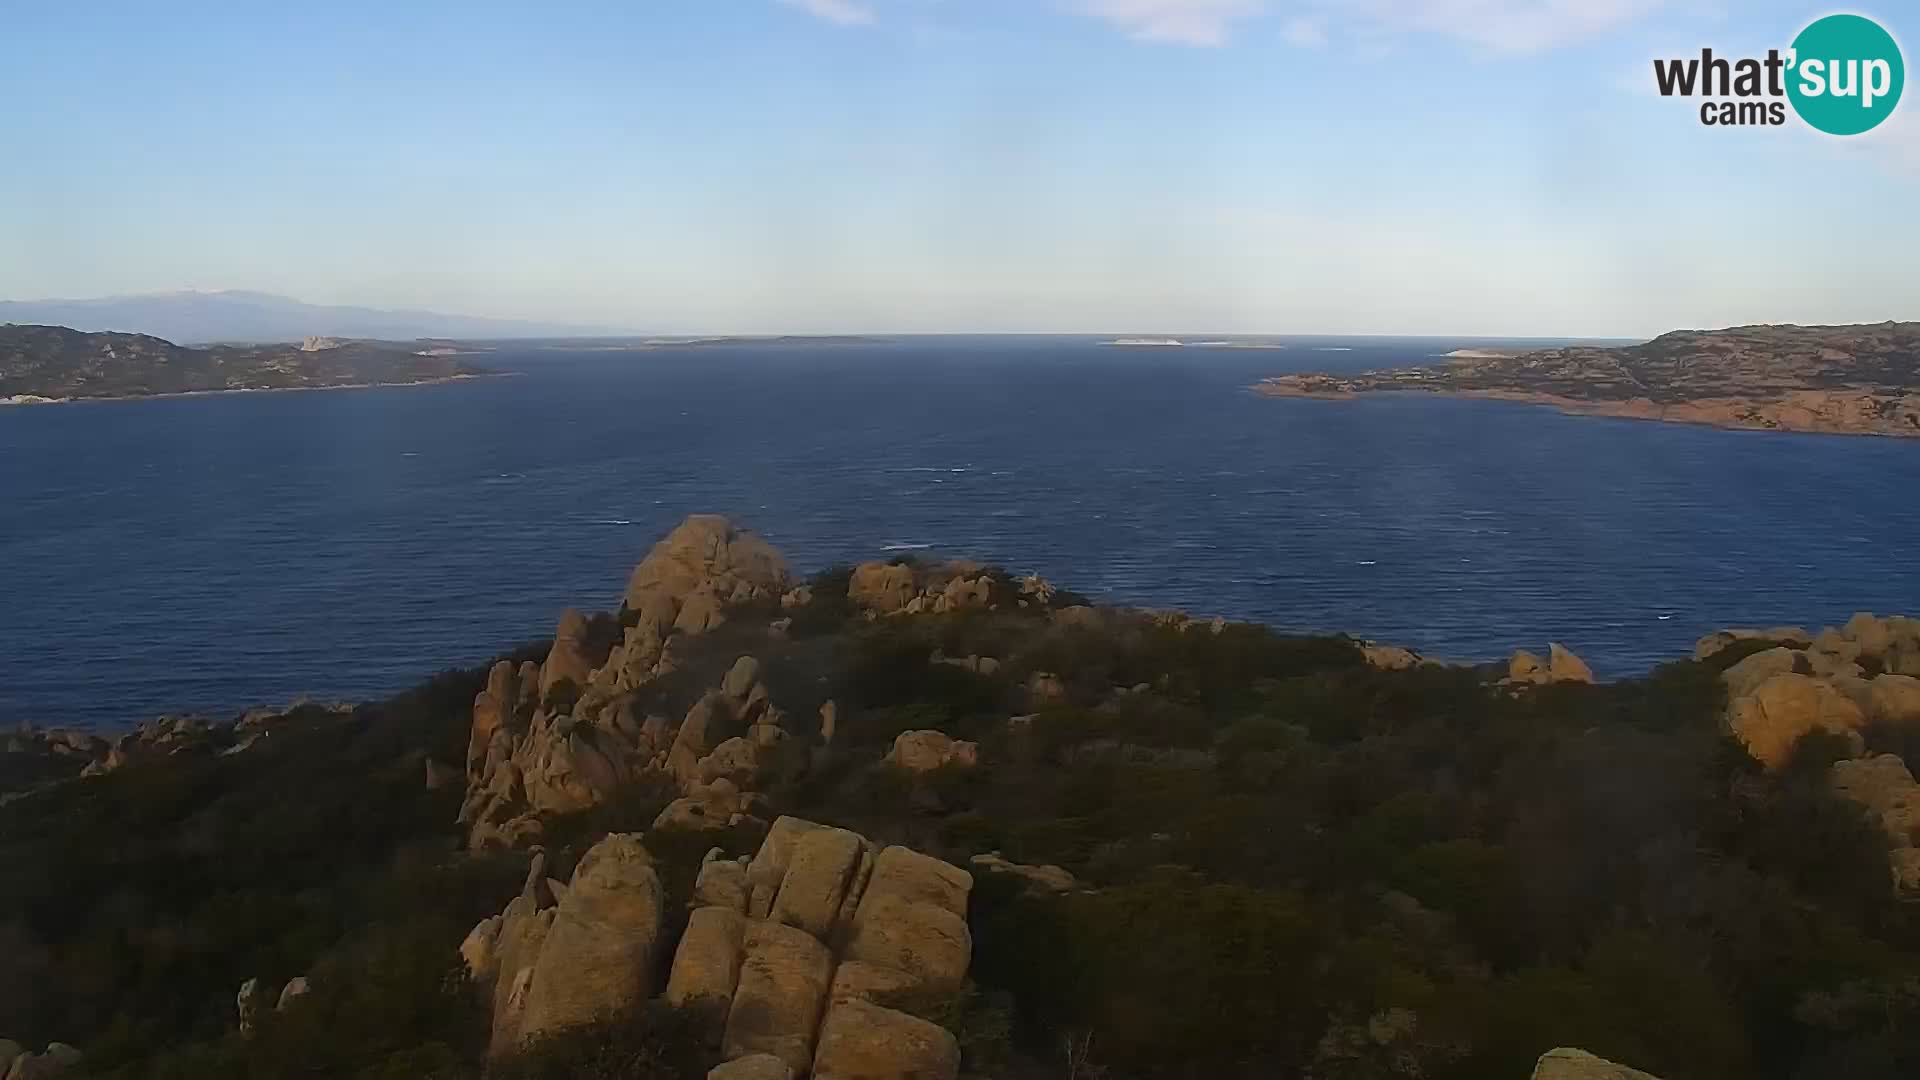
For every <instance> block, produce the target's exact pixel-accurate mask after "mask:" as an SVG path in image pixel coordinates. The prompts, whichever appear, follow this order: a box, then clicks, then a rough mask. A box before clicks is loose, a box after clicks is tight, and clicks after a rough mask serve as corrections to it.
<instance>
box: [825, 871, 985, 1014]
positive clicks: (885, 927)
mask: <svg viewBox="0 0 1920 1080" xmlns="http://www.w3.org/2000/svg"><path fill="white" fill-rule="evenodd" d="M972 955H973V937H972V935H971V934H970V933H969V932H968V930H967V920H966V919H964V918H962V917H961V916H958V915H955V914H953V913H952V912H949V911H946V910H943V909H941V908H939V907H937V906H935V905H933V904H926V903H913V902H910V901H907V900H903V899H901V898H899V897H897V896H890V895H889V896H880V897H875V896H874V895H873V892H872V888H871V887H869V889H868V894H867V897H866V899H864V900H862V901H861V902H860V910H859V911H858V912H857V913H856V914H855V915H854V920H853V933H852V935H851V936H850V937H849V938H848V940H847V951H846V957H847V959H849V960H859V961H861V962H863V963H868V964H875V965H878V966H880V967H889V968H893V969H895V970H897V971H904V972H908V973H911V974H913V975H915V976H917V977H918V983H917V984H916V987H915V988H916V989H923V990H951V989H954V988H956V987H958V986H959V985H960V984H961V982H962V981H964V980H965V978H966V974H967V963H968V961H969V960H970V959H971V957H972Z"/></svg>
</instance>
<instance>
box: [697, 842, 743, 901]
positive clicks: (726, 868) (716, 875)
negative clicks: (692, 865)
mask: <svg viewBox="0 0 1920 1080" xmlns="http://www.w3.org/2000/svg"><path fill="white" fill-rule="evenodd" d="M693 906H694V907H696V908H702V907H720V908H726V909H727V910H729V911H736V912H739V913H740V914H742V915H745V914H746V913H747V867H746V864H745V863H741V862H736V861H734V860H732V859H729V858H726V857H725V855H724V854H723V853H722V852H721V850H720V849H719V848H714V849H713V850H712V851H709V852H707V857H706V859H705V861H703V862H702V863H701V864H700V873H699V875H698V876H697V877H695V878H694V882H693Z"/></svg>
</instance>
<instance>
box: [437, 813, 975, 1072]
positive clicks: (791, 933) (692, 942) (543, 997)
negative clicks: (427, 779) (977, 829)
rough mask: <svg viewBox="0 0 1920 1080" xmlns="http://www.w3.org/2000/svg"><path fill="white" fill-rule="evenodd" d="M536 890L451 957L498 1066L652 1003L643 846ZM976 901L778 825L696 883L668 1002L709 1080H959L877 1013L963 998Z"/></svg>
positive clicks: (821, 836) (533, 878)
mask: <svg viewBox="0 0 1920 1080" xmlns="http://www.w3.org/2000/svg"><path fill="white" fill-rule="evenodd" d="M544 875H545V859H544V857H543V856H542V855H538V854H536V856H535V859H534V865H533V867H532V868H531V869H530V871H529V873H528V878H527V884H526V887H525V888H524V889H523V891H522V892H521V895H520V896H518V897H516V898H515V899H514V900H513V901H512V902H511V903H510V904H508V905H507V909H506V910H505V911H504V912H502V913H501V914H499V915H496V916H493V917H491V918H488V919H486V920H484V921H482V922H481V923H480V924H479V925H477V926H475V927H474V928H473V931H472V932H471V933H470V934H469V935H468V936H467V940H466V941H465V942H464V943H463V944H462V945H461V949H460V952H461V956H462V958H463V960H464V962H465V964H466V966H467V970H468V972H469V974H470V975H471V976H472V977H473V980H474V982H475V984H476V985H477V986H478V987H479V988H480V989H481V992H482V993H483V994H484V995H486V997H487V998H488V1000H490V1001H491V1002H492V1015H493V1032H492V1037H491V1041H490V1046H491V1053H492V1054H493V1056H495V1057H498V1056H501V1055H504V1054H507V1053H510V1052H512V1051H513V1050H515V1049H516V1048H517V1047H519V1046H520V1045H521V1044H522V1043H524V1042H525V1041H526V1040H528V1039H529V1038H533V1037H535V1036H538V1035H541V1034H544V1033H548V1032H553V1031H558V1030H561V1029H564V1028H566V1027H569V1026H573V1025H577V1024H580V1023H584V1022H586V1021H589V1020H591V1019H593V1018H594V1017H596V1016H604V1015H609V1014H613V1013H617V1012H619V1011H621V1010H622V1009H625V1008H628V1007H630V1006H633V1005H636V1004H638V1003H640V1002H642V1001H644V1000H646V999H648V998H650V997H652V996H653V995H654V994H655V993H656V992H658V991H659V990H660V989H662V988H660V987H657V986H655V985H653V981H652V980H653V978H654V975H653V973H654V972H655V970H656V968H657V965H656V963H655V950H656V949H657V948H658V947H659V945H660V940H661V928H662V924H663V917H662V916H663V911H662V904H661V895H662V894H661V886H660V880H659V876H658V874H657V873H656V872H655V870H654V868H653V865H652V861H651V858H650V857H649V856H648V854H647V852H646V849H645V847H644V845H643V844H642V842H641V840H640V838H639V837H637V836H631V835H621V834H614V835H611V836H608V837H606V838H605V839H603V840H601V841H600V842H599V843H598V844H596V845H594V847H593V849H592V850H591V851H589V852H588V853H587V854H586V856H584V857H583V858H582V859H581V861H580V865H579V867H578V868H577V869H576V870H575V871H574V874H573V879H572V881H571V882H569V883H567V884H566V885H565V886H562V887H560V888H559V889H555V888H554V887H553V886H552V885H550V884H548V882H547V879H546V878H545V876H544ZM972 887H973V878H972V876H971V875H970V874H968V873H967V872H965V871H963V870H960V869H958V868H957V867H954V866H951V865H949V864H947V863H944V862H941V861H940V860H938V859H934V858H931V857H929V856H926V855H922V854H919V853H918V852H914V851H911V850H909V849H907V848H901V847H889V848H880V849H876V847H875V845H874V844H873V843H872V842H870V841H869V840H867V838H865V837H864V836H861V835H859V834H857V833H853V832H848V831H847V830H844V829H836V828H831V827H828V826H825V825H820V824H817V823H814V822H810V821H802V820H800V819H798V818H791V817H783V818H780V819H779V820H778V821H776V822H775V823H774V825H773V827H772V828H771V829H769V830H768V833H767V836H766V838H765V839H764V840H763V841H762V843H761V845H760V849H759V851H758V852H757V853H756V854H755V855H754V856H753V857H752V858H751V859H740V860H735V859H728V858H726V857H724V855H722V854H721V853H720V852H719V851H718V850H716V851H714V852H712V853H710V854H709V855H708V857H707V859H706V860H705V861H704V862H703V864H702V865H701V868H700V872H699V876H698V879H697V881H696V882H695V885H694V892H693V905H694V910H693V911H692V913H691V915H690V917H689V919H688V922H687V928H686V931H685V933H684V934H683V935H682V936H681V938H680V942H679V946H678V948H677V949H676V950H675V952H674V955H673V961H672V967H671V971H670V973H669V974H668V976H667V981H666V985H665V987H664V991H665V998H666V1000H667V1001H668V1002H669V1003H671V1004H674V1005H678V1006H685V1007H692V1008H699V1009H705V1010H708V1011H709V1012H710V1014H711V1015H712V1016H713V1018H714V1020H715V1021H716V1031H717V1032H718V1033H719V1039H720V1049H721V1052H722V1054H723V1055H724V1056H725V1057H726V1058H727V1059H728V1060H729V1064H728V1066H725V1067H723V1068H726V1069H729V1070H730V1071H725V1072H720V1071H716V1073H715V1075H720V1076H728V1077H732V1076H742V1077H751V1076H759V1075H775V1076H777V1075H794V1076H805V1075H812V1076H816V1077H830V1076H838V1077H843V1078H846V1080H852V1078H855V1077H869V1078H894V1077H900V1078H904V1077H921V1078H925V1080H953V1078H954V1077H955V1076H957V1074H958V1070H959V1063H960V1052H959V1045H958V1043H957V1041H956V1040H955V1038H954V1036H953V1035H952V1034H951V1033H949V1032H947V1031H945V1030H944V1029H942V1028H940V1027H939V1026H938V1025H935V1024H930V1023H928V1022H927V1021H924V1020H920V1019H917V1018H915V1017H912V1016H909V1015H907V1014H905V1013H902V1012H899V1011H896V1010H895V1009H892V1008H890V1007H887V1006H886V1004H885V1003H884V1001H885V999H888V998H890V997H891V996H893V995H902V994H904V995H914V994H921V993H929V992H932V993H938V992H947V991H952V990H955V989H957V988H958V987H959V986H960V985H961V983H962V982H963V981H964V979H965V977H966V972H967V966H968V963H969V961H970V958H971V951H972V938H971V936H970V934H969V932H968V930H967V923H966V911H967V897H968V895H969V893H970V892H971V890H972ZM768 1057H770V1058H772V1059H774V1061H776V1062H778V1063H779V1065H780V1067H781V1068H783V1069H786V1070H789V1072H788V1073H785V1074H783V1073H780V1072H777V1071H773V1066H772V1065H771V1064H770V1063H769V1062H767V1061H765V1060H764V1058H768Z"/></svg>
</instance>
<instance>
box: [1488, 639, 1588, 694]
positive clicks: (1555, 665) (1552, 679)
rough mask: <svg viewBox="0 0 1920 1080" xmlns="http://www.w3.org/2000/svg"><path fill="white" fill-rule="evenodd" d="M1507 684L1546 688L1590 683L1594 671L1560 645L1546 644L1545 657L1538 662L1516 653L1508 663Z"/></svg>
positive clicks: (1525, 652) (1524, 652) (1530, 654)
mask: <svg viewBox="0 0 1920 1080" xmlns="http://www.w3.org/2000/svg"><path fill="white" fill-rule="evenodd" d="M1506 681H1507V682H1509V683H1513V684H1521V685H1531V686H1545V685H1547V684H1548V683H1559V682H1580V683H1590V682H1592V681H1593V669H1591V668H1589V667H1588V666H1587V663H1586V661H1584V660H1582V659H1580V658H1579V657H1578V656H1575V655H1574V654H1573V653H1572V651H1570V650H1569V649H1567V647H1566V646H1564V645H1561V644H1560V643H1559V642H1549V643H1548V644H1547V657H1546V659H1544V660H1543V659H1541V658H1540V657H1539V656H1538V655H1537V654H1535V653H1533V652H1530V651H1528V650H1526V649H1519V650H1516V651H1515V652H1514V654H1513V656H1512V657H1511V658H1510V659H1508V661H1507V680H1506Z"/></svg>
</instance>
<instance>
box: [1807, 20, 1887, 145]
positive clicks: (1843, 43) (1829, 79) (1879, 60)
mask: <svg viewBox="0 0 1920 1080" xmlns="http://www.w3.org/2000/svg"><path fill="white" fill-rule="evenodd" d="M1788 63H1789V65H1790V67H1789V70H1788V76H1787V98H1788V100H1790V101H1792V102H1793V111H1794V112H1797V113H1799V114H1800V119H1802V120H1805V121H1806V122H1807V123H1808V124H1810V125H1812V126H1813V127H1815V128H1818V129H1819V130H1821V131H1824V132H1826V133H1827V134H1829V135H1858V134H1860V133H1861V132H1863V131H1871V130H1873V129H1874V128H1876V127H1878V126H1879V125H1880V122H1881V121H1882V120H1885V119H1886V118H1887V117H1888V116H1891V115H1892V114H1893V107H1894V106H1895V105H1898V104H1900V91H1901V90H1902V89H1903V88H1904V87H1905V86H1906V83H1907V65H1906V62H1905V61H1904V60H1903V59H1902V58H1901V56H1900V45H1899V43H1898V42H1896V41H1894V40H1893V35H1892V34H1889V33H1887V32H1886V31H1885V30H1884V29H1882V28H1881V27H1880V24H1879V23H1877V22H1874V21H1873V20H1872V19H1868V18H1864V17H1862V16H1859V15H1829V16H1827V17H1826V18H1824V19H1819V20H1816V21H1815V22H1814V23H1813V24H1812V25H1811V26H1808V27H1807V28H1806V29H1805V30H1802V31H1800V36H1799V37H1797V38H1794V39H1793V53H1792V58H1791V59H1790V60H1789V61H1788Z"/></svg>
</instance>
